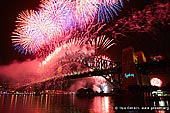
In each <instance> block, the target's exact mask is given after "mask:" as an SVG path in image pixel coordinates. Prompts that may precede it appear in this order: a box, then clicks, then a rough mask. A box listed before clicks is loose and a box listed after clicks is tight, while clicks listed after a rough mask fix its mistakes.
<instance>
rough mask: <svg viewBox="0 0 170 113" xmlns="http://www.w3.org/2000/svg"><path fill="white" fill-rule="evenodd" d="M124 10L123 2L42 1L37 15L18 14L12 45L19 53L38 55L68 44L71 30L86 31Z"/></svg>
mask: <svg viewBox="0 0 170 113" xmlns="http://www.w3.org/2000/svg"><path fill="white" fill-rule="evenodd" d="M122 7H123V1H122V0H104V1H103V0H49V1H48V0H42V1H41V4H40V8H39V9H38V11H33V10H31V11H28V10H27V11H25V12H22V13H21V14H19V16H18V17H17V23H18V24H17V25H16V27H17V28H16V29H15V31H14V32H13V34H14V35H13V36H12V37H13V39H12V42H13V44H14V46H15V47H16V49H17V50H18V51H19V52H21V53H25V54H27V53H33V54H35V53H36V52H37V51H39V50H41V48H44V46H46V45H49V44H51V42H54V43H53V45H55V44H56V43H59V42H60V41H63V40H66V39H65V37H67V36H66V35H65V32H67V31H69V32H70V31H71V30H72V28H76V29H86V28H87V26H88V25H90V24H91V23H93V22H94V21H95V18H96V17H97V22H109V21H111V20H113V19H115V16H118V13H117V12H120V11H121V8H122Z"/></svg>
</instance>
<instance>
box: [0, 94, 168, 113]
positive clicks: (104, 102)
mask: <svg viewBox="0 0 170 113" xmlns="http://www.w3.org/2000/svg"><path fill="white" fill-rule="evenodd" d="M169 109H170V108H169V101H168V100H160V101H157V102H156V101H152V102H151V101H149V102H148V101H147V100H145V99H144V98H143V97H142V96H140V95H119V96H94V97H77V96H76V95H75V94H57V95H38V96H35V95H21V94H20V95H14V94H4V95H0V113H147V112H148V113H170V110H169Z"/></svg>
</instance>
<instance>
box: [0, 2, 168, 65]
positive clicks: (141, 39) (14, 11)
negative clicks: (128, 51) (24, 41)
mask: <svg viewBox="0 0 170 113" xmlns="http://www.w3.org/2000/svg"><path fill="white" fill-rule="evenodd" d="M132 1H133V0H132ZM134 1H136V0H134ZM134 1H133V2H131V3H132V4H133V6H136V7H138V8H142V7H143V6H144V5H145V2H141V0H139V1H140V2H139V1H138V2H134ZM144 1H145V0H144ZM39 3H40V1H39V0H5V2H4V1H3V3H0V4H1V5H2V6H1V7H0V8H1V9H0V11H1V18H0V20H1V21H0V29H1V30H0V31H1V32H0V65H6V64H10V63H11V62H12V61H14V60H18V61H24V60H26V59H28V58H30V57H31V56H28V55H27V56H26V55H22V54H20V53H18V52H17V51H15V50H14V48H13V47H12V43H11V35H12V31H14V29H15V21H16V17H17V15H18V14H19V13H20V12H21V11H23V10H30V9H36V8H37V7H38V4H39ZM134 4H135V5H134ZM169 31H170V28H169V27H165V28H164V29H163V30H162V32H161V34H162V35H160V36H159V37H158V39H159V40H155V39H153V38H150V37H149V36H147V35H146V34H132V37H135V38H130V39H123V41H122V40H121V41H122V42H121V41H120V42H119V43H118V45H117V46H115V47H112V48H111V49H109V53H110V54H111V56H112V57H114V58H113V59H115V60H120V59H118V58H120V54H121V49H122V48H124V47H127V46H133V47H134V48H135V50H142V51H144V53H146V55H147V56H150V55H158V54H159V53H162V54H164V55H166V56H170V46H169V42H170V37H169ZM136 37H137V38H136ZM115 54H116V55H115Z"/></svg>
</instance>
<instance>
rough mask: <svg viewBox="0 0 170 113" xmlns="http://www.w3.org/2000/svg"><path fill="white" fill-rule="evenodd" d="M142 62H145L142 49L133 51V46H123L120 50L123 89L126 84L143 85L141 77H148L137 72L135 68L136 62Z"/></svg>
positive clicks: (126, 86)
mask: <svg viewBox="0 0 170 113" xmlns="http://www.w3.org/2000/svg"><path fill="white" fill-rule="evenodd" d="M143 62H146V58H145V56H144V53H143V52H142V51H139V52H136V53H135V52H134V48H133V47H128V48H124V49H123V50H122V74H123V75H124V77H123V80H122V83H123V84H122V88H123V89H127V88H128V86H133V85H139V86H141V85H143V79H148V77H144V76H143V75H141V74H140V73H138V69H137V68H136V64H137V63H143ZM147 76H148V75H147Z"/></svg>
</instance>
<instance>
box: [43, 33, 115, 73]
mask: <svg viewBox="0 0 170 113" xmlns="http://www.w3.org/2000/svg"><path fill="white" fill-rule="evenodd" d="M113 43H114V42H113V40H110V39H109V38H108V37H105V36H100V37H97V38H96V39H91V40H88V41H85V40H84V38H82V37H80V38H76V37H75V38H72V39H70V40H68V41H65V42H63V43H62V44H61V46H60V47H57V48H56V49H55V51H54V52H52V53H51V54H49V55H48V56H47V57H46V58H45V59H44V61H42V63H41V64H40V71H42V73H48V74H49V73H50V74H49V75H52V76H54V75H55V76H61V75H63V74H68V73H70V71H71V70H72V69H70V67H71V66H69V63H70V64H71V63H72V62H75V63H76V65H77V67H79V68H77V70H76V71H80V70H81V71H82V69H88V68H89V67H88V66H86V67H85V68H83V67H82V66H83V65H84V64H87V62H84V63H83V61H85V59H87V58H93V57H95V56H96V55H100V54H101V53H100V52H101V51H102V52H104V51H105V50H106V49H108V48H109V47H111V46H112V45H113ZM98 57H100V58H102V59H104V60H110V59H109V58H107V57H105V56H103V57H101V56H98ZM96 58H97V57H96ZM110 61H111V60H110ZM63 65H65V68H63V67H62V68H63V69H64V70H65V71H62V73H57V74H56V73H55V72H56V71H55V70H54V69H56V68H60V66H63ZM78 65H79V66H78ZM66 66H67V67H66ZM47 67H48V72H44V71H47V70H46V68H47ZM56 70H57V69H56ZM66 71H67V72H66ZM45 75H47V74H45Z"/></svg>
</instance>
